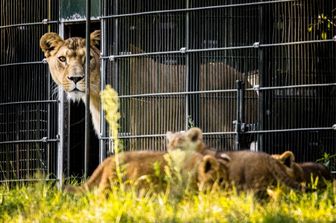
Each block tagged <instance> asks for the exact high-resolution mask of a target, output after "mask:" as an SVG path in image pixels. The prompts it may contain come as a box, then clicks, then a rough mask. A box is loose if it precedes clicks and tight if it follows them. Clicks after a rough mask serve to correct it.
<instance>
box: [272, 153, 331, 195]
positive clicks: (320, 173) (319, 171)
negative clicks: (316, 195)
mask: <svg viewBox="0 0 336 223" xmlns="http://www.w3.org/2000/svg"><path fill="white" fill-rule="evenodd" d="M272 157H273V158H275V159H277V160H279V161H281V162H282V163H283V164H284V165H285V166H286V170H287V172H288V173H289V174H290V175H292V176H293V178H294V179H295V180H296V181H298V182H302V183H304V184H305V185H306V187H307V188H312V186H314V187H316V188H317V189H325V188H326V187H327V184H328V183H331V182H332V181H333V178H332V175H331V172H330V171H329V170H328V168H327V167H325V166H324V165H322V164H320V163H315V162H304V163H296V162H295V156H294V154H293V152H291V151H285V152H284V153H282V154H273V155H272ZM315 182H317V184H316V185H314V184H315Z"/></svg>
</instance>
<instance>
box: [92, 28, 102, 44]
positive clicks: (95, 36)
mask: <svg viewBox="0 0 336 223" xmlns="http://www.w3.org/2000/svg"><path fill="white" fill-rule="evenodd" d="M99 42H100V30H95V31H93V32H92V33H91V34H90V45H91V46H98V45H99Z"/></svg>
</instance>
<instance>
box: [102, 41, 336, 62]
mask: <svg viewBox="0 0 336 223" xmlns="http://www.w3.org/2000/svg"><path fill="white" fill-rule="evenodd" d="M328 42H336V36H334V37H333V38H332V39H326V40H307V41H297V42H286V43H270V44H259V43H254V44H253V45H248V46H230V47H216V48H204V49H186V48H181V49H180V50H173V51H157V52H147V53H146V52H144V53H136V54H121V55H109V56H101V57H100V58H101V59H103V60H105V59H108V60H110V61H114V60H115V59H118V58H130V57H141V56H155V55H167V54H184V53H199V52H212V51H223V50H240V49H258V48H267V47H277V46H290V45H300V44H312V43H328Z"/></svg>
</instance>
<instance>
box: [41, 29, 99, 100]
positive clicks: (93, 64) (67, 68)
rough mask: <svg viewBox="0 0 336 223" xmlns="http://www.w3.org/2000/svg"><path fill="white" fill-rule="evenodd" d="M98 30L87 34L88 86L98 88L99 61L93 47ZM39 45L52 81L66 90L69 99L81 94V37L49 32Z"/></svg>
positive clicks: (83, 68) (83, 81)
mask: <svg viewBox="0 0 336 223" xmlns="http://www.w3.org/2000/svg"><path fill="white" fill-rule="evenodd" d="M99 41H100V31H99V30H96V31H94V32H92V33H91V35H90V47H91V50H90V84H91V85H90V86H92V90H95V89H98V85H99V73H100V61H99V54H100V52H99V50H98V48H97V46H98V44H99ZM40 47H41V49H42V51H43V52H44V55H45V57H46V60H47V62H48V65H49V69H50V72H51V76H52V78H53V80H54V81H55V82H56V84H57V85H58V86H59V87H61V88H63V89H64V90H65V92H67V95H68V98H69V99H71V100H75V101H77V100H80V99H83V97H84V96H85V80H84V77H85V56H86V48H85V39H84V38H80V37H71V38H68V39H66V40H63V39H62V38H61V37H60V36H59V35H58V34H57V33H53V32H49V33H46V34H44V35H43V36H42V37H41V39H40Z"/></svg>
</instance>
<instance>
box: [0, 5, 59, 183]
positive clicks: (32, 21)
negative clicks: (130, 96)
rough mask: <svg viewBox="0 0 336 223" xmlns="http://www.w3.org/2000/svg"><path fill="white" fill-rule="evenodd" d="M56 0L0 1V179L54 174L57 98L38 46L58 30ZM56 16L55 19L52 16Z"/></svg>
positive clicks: (12, 179) (22, 178)
mask: <svg viewBox="0 0 336 223" xmlns="http://www.w3.org/2000/svg"><path fill="white" fill-rule="evenodd" d="M57 19H58V5H57V2H56V1H44V0H34V1H1V21H0V33H1V34H0V36H1V45H0V53H1V57H0V83H1V88H0V95H1V97H0V181H2V182H4V181H5V182H6V181H9V182H11V181H26V180H32V179H34V175H35V174H36V172H39V173H41V174H43V175H44V176H48V177H49V178H51V179H53V178H55V171H56V165H57V163H56V151H55V149H56V144H57V137H56V134H57V132H56V129H57V107H56V105H57V100H56V98H55V96H53V93H54V92H53V87H52V83H51V80H50V77H49V76H50V75H49V73H48V68H47V66H46V65H45V64H44V63H43V62H42V59H43V55H42V53H41V51H40V49H39V39H40V37H41V35H43V34H44V33H46V32H48V31H55V32H57V30H58V29H57V28H58V26H57V24H55V23H56V22H57ZM55 20H56V22H55Z"/></svg>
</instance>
